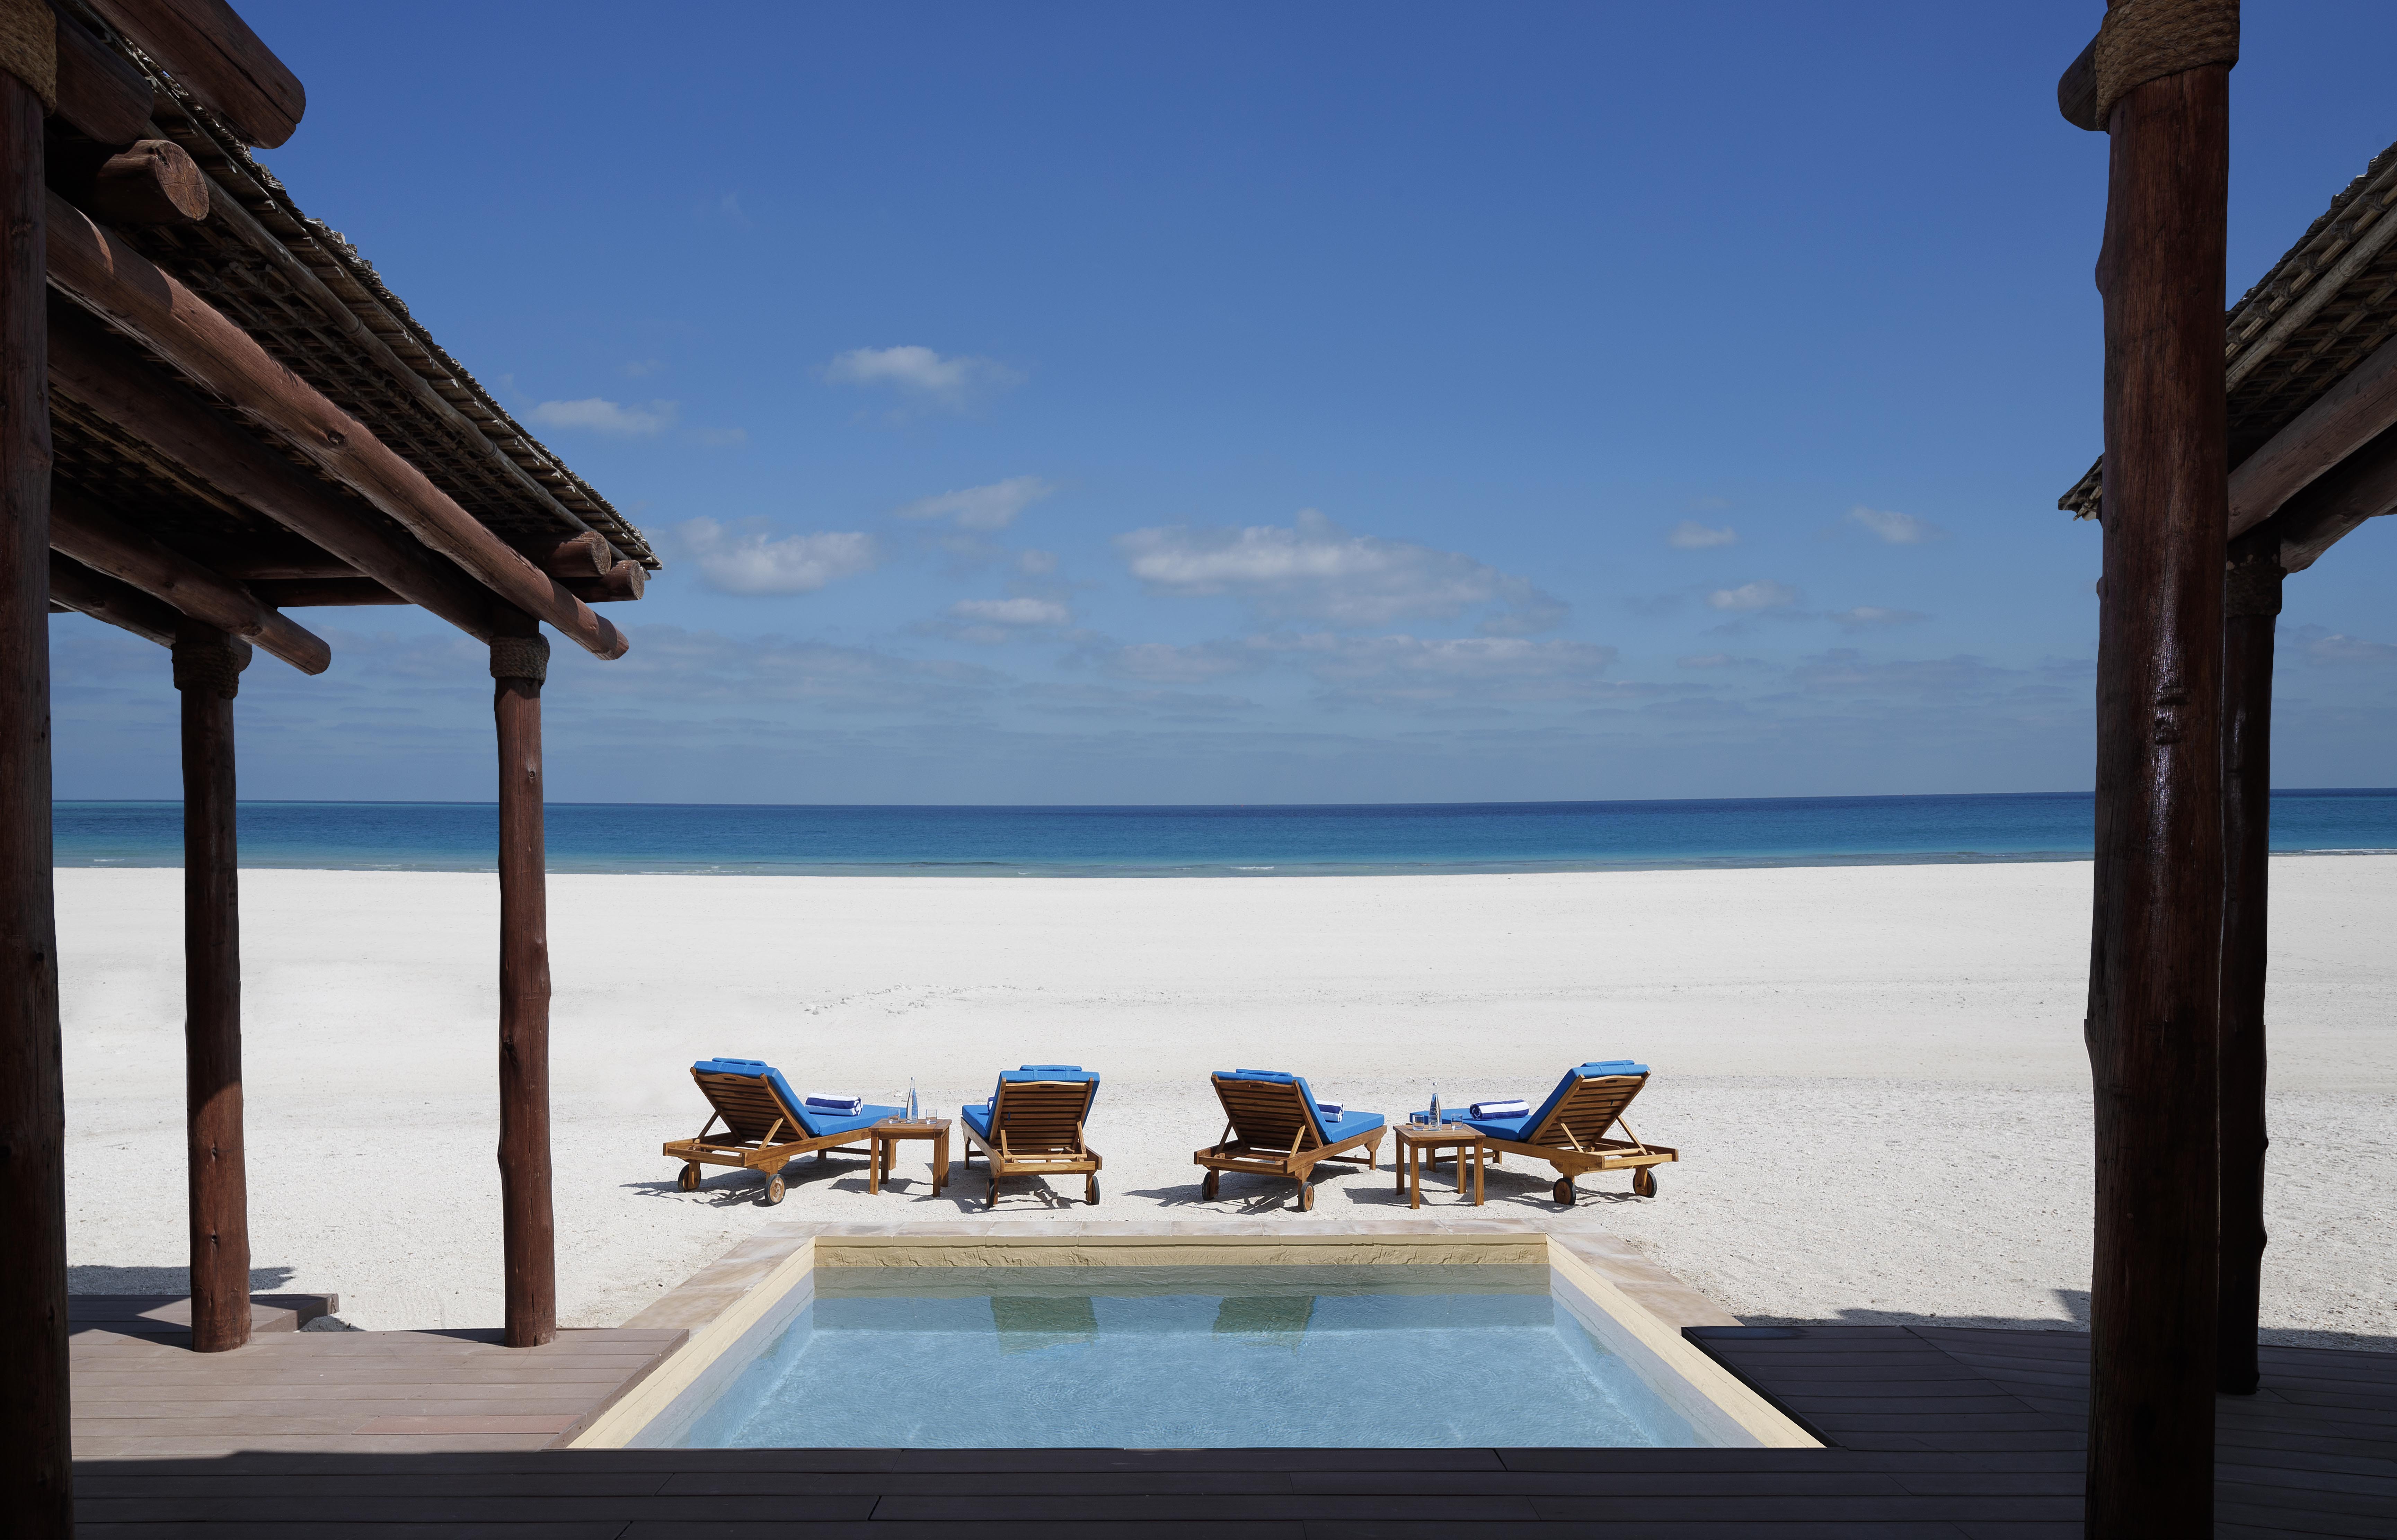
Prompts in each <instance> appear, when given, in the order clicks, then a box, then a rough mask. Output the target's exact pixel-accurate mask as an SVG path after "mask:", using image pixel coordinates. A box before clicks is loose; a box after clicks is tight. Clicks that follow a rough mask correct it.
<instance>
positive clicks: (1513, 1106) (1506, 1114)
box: [1473, 1098, 1532, 1118]
mask: <svg viewBox="0 0 2397 1540" xmlns="http://www.w3.org/2000/svg"><path fill="white" fill-rule="evenodd" d="M1531 1110H1532V1104H1531V1103H1529V1102H1526V1101H1523V1100H1521V1099H1520V1098H1518V1099H1516V1100H1515V1101H1511V1102H1476V1103H1474V1104H1473V1116H1475V1117H1476V1118H1521V1117H1524V1116H1526V1115H1527V1114H1529V1113H1530V1112H1531Z"/></svg>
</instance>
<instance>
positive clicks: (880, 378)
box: [824, 344, 1024, 408]
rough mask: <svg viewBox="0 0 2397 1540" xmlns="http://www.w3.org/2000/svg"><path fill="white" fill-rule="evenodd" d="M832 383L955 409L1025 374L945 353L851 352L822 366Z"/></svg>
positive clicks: (989, 361) (906, 348) (900, 349)
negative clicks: (876, 389) (874, 389)
mask: <svg viewBox="0 0 2397 1540" xmlns="http://www.w3.org/2000/svg"><path fill="white" fill-rule="evenodd" d="M824 378H825V379H826V380H829V381H831V382H834V383H835V384H842V385H868V386H877V387H887V388H889V389H891V390H895V391H897V392H899V393H900V394H901V395H906V396H909V397H912V398H914V399H916V400H918V401H923V402H927V403H930V404H931V405H935V406H942V407H950V408H959V407H963V406H965V405H966V404H967V403H968V402H970V401H971V400H972V399H973V398H974V397H975V396H976V395H980V394H982V393H983V392H984V391H993V390H1004V389H1006V388H1007V387H1008V386H1010V385H1016V384H1021V383H1022V382H1023V381H1024V376H1022V375H1020V374H1018V373H1016V372H1015V371H1014V370H1013V369H1011V368H1008V367H1007V366H1006V365H1004V364H1001V363H999V362H998V361H997V360H995V359H990V358H977V357H971V356H969V355H963V354H958V355H943V354H939V353H935V352H933V351H932V350H931V348H928V347H917V346H914V345H912V344H911V345H906V346H902V347H895V348H851V349H850V351H849V352H847V353H844V354H841V355H839V356H837V357H836V358H835V359H833V361H832V362H831V363H829V364H826V365H825V366H824Z"/></svg>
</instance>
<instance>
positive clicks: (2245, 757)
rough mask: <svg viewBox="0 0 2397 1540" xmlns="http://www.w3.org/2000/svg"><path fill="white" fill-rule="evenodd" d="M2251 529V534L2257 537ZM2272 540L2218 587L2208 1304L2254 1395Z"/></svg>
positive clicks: (2260, 1259) (2243, 1390)
mask: <svg viewBox="0 0 2397 1540" xmlns="http://www.w3.org/2000/svg"><path fill="white" fill-rule="evenodd" d="M2257 537H2260V538H2257ZM2284 576H2286V574H2285V573H2283V571H2282V570H2281V552H2280V537H2279V533H2278V531H2277V530H2275V529H2272V527H2271V526H2270V525H2267V526H2266V527H2265V528H2264V529H2261V530H2258V531H2256V536H2254V537H2243V538H2242V539H2241V540H2239V541H2237V542H2234V543H2233V545H2232V547H2231V560H2230V569H2229V570H2228V571H2227V573H2226V574H2225V576H2224V581H2223V585H2222V1027H2221V1032H2222V1037H2221V1046H2220V1050H2219V1051H2218V1053H2217V1055H2216V1058H2217V1063H2218V1064H2219V1065H2220V1074H2221V1091H2220V1095H2221V1111H2220V1114H2219V1126H2220V1130H2221V1139H2222V1156H2221V1158H2222V1254H2221V1260H2220V1263H2219V1270H2218V1273H2217V1278H2218V1279H2219V1283H2218V1298H2217V1299H2216V1303H2215V1312H2216V1323H2217V1324H2216V1344H2215V1373H2216V1381H2215V1385H2216V1389H2219V1390H2223V1391H2227V1392H2229V1393H2230V1394H2231V1395H2234V1396H2249V1395H2253V1394H2255V1391H2256V1382H2257V1379H2258V1371H2257V1366H2256V1326H2257V1324H2258V1319H2259V1317H2260V1315H2261V1294H2262V1290H2263V1277H2264V1247H2265V1242H2266V1235H2265V1229H2264V1152H2265V1150H2266V1148H2267V1147H2268V1146H2269V1145H2270V1143H2271V1141H2270V1139H2269V1138H2267V1137H2266V1133H2265V1125H2264V1078H2265V1061H2266V1042H2265V1037H2266V1035H2265V1030H2264V982H2265V948H2266V943H2267V941H2268V939H2269V929H2268V926H2267V924H2266V907H2267V904H2268V901H2269V898H2270V874H2269V872H2268V870H2267V868H2268V866H2269V865H2270V854H2271V848H2272V635H2273V632H2274V631H2275V630H2277V629H2278V628H2279V625H2280V617H2281V583H2282V579H2283V577H2284Z"/></svg>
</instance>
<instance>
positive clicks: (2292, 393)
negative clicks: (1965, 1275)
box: [2057, 0, 2397, 1535]
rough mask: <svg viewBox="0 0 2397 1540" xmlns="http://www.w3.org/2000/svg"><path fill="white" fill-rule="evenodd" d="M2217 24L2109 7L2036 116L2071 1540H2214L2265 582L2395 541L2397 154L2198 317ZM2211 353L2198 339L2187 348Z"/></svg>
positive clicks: (2228, 1381)
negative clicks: (2077, 156)
mask: <svg viewBox="0 0 2397 1540" xmlns="http://www.w3.org/2000/svg"><path fill="white" fill-rule="evenodd" d="M2238 57H2239V7H2238V4H2237V0H2110V3H2109V7H2108V10H2107V13H2106V16H2105V19H2104V21H2103V23H2102V25H2101V27H2100V30H2099V33H2098V35H2097V37H2096V40H2095V41H2093V42H2092V43H2091V45H2090V46H2089V47H2088V48H2087V49H2086V50H2084V51H2083V53H2082V56H2081V57H2080V59H2078V60H2075V61H2074V63H2073V65H2072V66H2071V68H2070V69H2069V70H2068V71H2067V72H2066V73H2065V75H2064V77H2063V79H2062V81H2061V82H2060V84H2059V86H2058V87H2057V101H2058V105H2059V106H2060V107H2061V108H2062V110H2063V113H2064V115H2065V117H2066V118H2067V120H2069V121H2070V122H2071V123H2073V124H2074V125H2076V126H2077V127H2082V128H2087V129H2093V130H2103V131H2105V132H2106V133H2108V134H2109V137H2110V141H2111V142H2110V145H2109V150H2110V157H2111V158H2110V174H2109V184H2108V195H2107V211H2106V231H2105V239H2104V244H2103V247H2102V249H2101V251H2100V253H2099V256H2098V261H2097V287H2098V289H2099V290H2100V292H2101V293H2102V294H2103V295H2104V298H2105V314H2106V322H2105V327H2106V394H2105V445H2106V447H2105V455H2104V458H2103V459H2102V460H2101V461H2100V462H2099V463H2098V465H2097V466H2096V467H2094V468H2093V469H2092V470H2091V471H2090V472H2089V473H2088V474H2087V475H2084V476H2082V479H2081V480H2080V482H2078V483H2077V484H2076V485H2075V486H2073V487H2072V488H2071V489H2070V490H2069V491H2068V492H2067V493H2066V494H2065V496H2064V498H2063V500H2062V502H2061V506H2062V507H2064V508H2065V509H2068V510H2069V511H2071V512H2073V513H2075V514H2076V515H2079V516H2083V517H2090V518H2096V519H2098V520H2099V521H2100V522H2101V523H2102V524H2103V526H2104V531H2105V575H2104V579H2103V581H2102V583H2100V584H2099V596H2100V597H2099V614H2100V619H2099V641H2098V662H2097V809H2096V811H2097V821H2096V857H2097V860H2096V895H2095V896H2096V903H2095V905H2094V925H2093V936H2092V948H2091V958H2090V981H2089V1015H2088V1019H2087V1022H2086V1024H2085V1032H2086V1036H2087V1038H2088V1046H2089V1055H2090V1062H2091V1069H2092V1073H2093V1078H2094V1081H2095V1090H2096V1155H2097V1195H2096V1197H2097V1202H2096V1219H2097V1225H2096V1267H2095V1276H2094V1279H2093V1284H2092V1293H2091V1341H2092V1350H2091V1375H2090V1397H2089V1428H2088V1450H2089V1454H2088V1466H2087V1512H2086V1525H2087V1533H2090V1534H2093V1535H2122V1534H2204V1533H2213V1529H2214V1520H2215V1507H2214V1505H2215V1493H2216V1470H2215V1453H2216V1399H2215V1398H2216V1394H2217V1392H2221V1393H2228V1394H2230V1395H2240V1396H2243V1395H2253V1394H2255V1393H2256V1390H2257V1387H2258V1381H2259V1375H2258V1362H2257V1351H2256V1326H2257V1297H2258V1288H2259V1279H2260V1274H2261V1265H2262V1258H2263V1252H2264V1246H2265V1231H2264V1155H2265V1145H2266V1140H2265V1122H2264V1088H2265V1057H2266V1055H2265V1028H2264V986H2265V959H2266V946H2265V943H2266V912H2265V911H2266V897H2267V877H2266V865H2267V862H2266V856H2267V852H2268V850H2269V848H2270V846H2269V824H2270V787H2271V720H2272V652H2273V634H2274V630H2275V628H2276V626H2277V623H2278V616H2279V614H2280V611H2281V600H2282V581H2283V578H2284V577H2285V576H2286V574H2288V573H2290V572H2295V571H2302V570H2304V569H2306V568H2308V567H2310V566H2312V565H2313V563H2314V562H2315V561H2317V560H2318V559H2320V558H2321V556H2323V553H2325V552H2326V551H2328V550H2329V548H2330V547H2331V546H2332V545H2333V544H2335V543H2336V542H2337V541H2338V540H2340V539H2341V538H2342V537H2344V536H2345V535H2347V534H2348V533H2350V531H2352V530H2354V529H2357V528H2358V527H2360V526H2361V525H2362V524H2363V523H2364V521H2365V520H2367V519H2370V518H2374V517H2377V516H2381V515H2384V514H2389V513H2391V512H2397V147H2392V148H2391V149H2390V150H2388V151H2384V152H2382V153H2381V154H2380V155H2378V156H2377V158H2375V159H2374V160H2373V162H2372V164H2371V166H2370V167H2368V168H2367V169H2366V170H2365V172H2364V175H2363V176H2361V177H2358V178H2357V179H2356V180H2355V181H2353V182H2352V183H2350V185H2349V186H2348V188H2347V189H2346V190H2345V191H2344V192H2342V193H2340V194H2338V196H2337V197H2336V198H2334V199H2333V200H2332V202H2331V206H2330V208H2329V209H2328V211H2326V212H2325V213H2324V214H2323V216H2322V218H2320V219H2318V220H2316V221H2314V222H2313V224H2312V226H2311V227H2310V228H2309V229H2308V230H2307V231H2306V233H2305V234H2304V235H2303V236H2302V237H2301V238H2300V239H2299V240H2298V241H2297V244H2296V245H2295V246H2294V247H2292V248H2290V250H2289V252H2288V254H2287V255H2286V256H2284V257H2283V258H2282V259H2281V260H2280V261H2278V262H2277V263H2275V264H2274V265H2273V267H2272V269H2271V271H2270V272H2269V273H2268V274H2266V275H2264V278H2263V280H2262V281H2261V282H2259V283H2257V284H2256V286H2255V287H2254V288H2251V289H2249V290H2248V291H2247V293H2246V295H2245V296H2244V297H2243V299H2241V300H2240V301H2239V302H2238V303H2237V304H2235V305H2233V306H2232V307H2231V309H2230V315H2229V317H2228V319H2227V322H2226V321H2225V320H2224V319H2223V318H2222V314H2221V311H2220V309H2219V306H2220V304H2221V296H2222V293H2223V283H2224V244H2225V243H2224V226H2225V215H2226V210H2227V202H2228V183H2229V174H2228V167H2229V141H2230V107H2229V100H2230V98H2229V75H2230V69H2231V67H2232V66H2233V65H2234V64H2235V63H2236V62H2237V60H2238ZM2217 328H2221V329H2217Z"/></svg>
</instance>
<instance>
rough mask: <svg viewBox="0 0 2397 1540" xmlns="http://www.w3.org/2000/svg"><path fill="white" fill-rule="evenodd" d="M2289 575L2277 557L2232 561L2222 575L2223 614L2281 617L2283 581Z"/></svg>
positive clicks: (2251, 557)
mask: <svg viewBox="0 0 2397 1540" xmlns="http://www.w3.org/2000/svg"><path fill="white" fill-rule="evenodd" d="M2286 576H2288V574H2287V573H2286V572H2284V571H2283V570H2282V569H2281V563H2280V560H2279V558H2278V557H2277V556H2249V557H2247V558H2245V559H2244V560H2234V561H2232V562H2231V563H2230V565H2229V566H2228V567H2226V568H2224V569H2223V572H2222V613H2223V614H2224V615H2225V616H2234V615H2277V614H2279V613H2280V612H2281V580H2282V579H2283V578H2284V577H2286Z"/></svg>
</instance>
